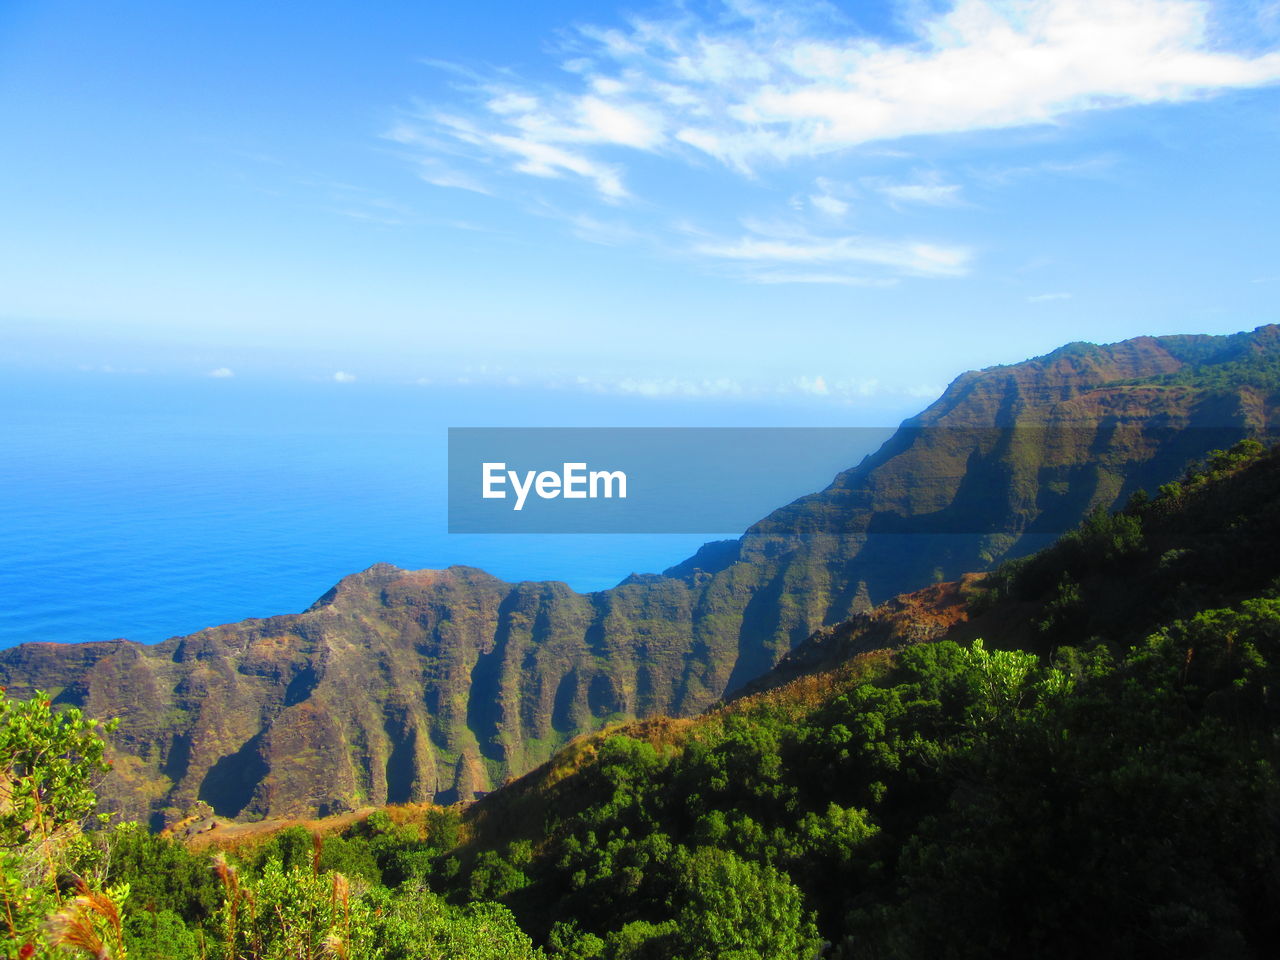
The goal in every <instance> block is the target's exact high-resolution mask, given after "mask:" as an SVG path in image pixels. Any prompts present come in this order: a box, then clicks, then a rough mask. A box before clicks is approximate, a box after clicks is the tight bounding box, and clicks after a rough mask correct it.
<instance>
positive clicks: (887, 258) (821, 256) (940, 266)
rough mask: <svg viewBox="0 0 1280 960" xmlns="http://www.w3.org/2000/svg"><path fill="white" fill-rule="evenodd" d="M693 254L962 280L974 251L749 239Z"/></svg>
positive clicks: (701, 247)
mask: <svg viewBox="0 0 1280 960" xmlns="http://www.w3.org/2000/svg"><path fill="white" fill-rule="evenodd" d="M694 251H695V252H696V253H699V254H701V255H703V256H705V257H710V258H713V259H717V260H722V261H739V262H746V263H759V264H769V265H774V266H778V265H797V264H800V265H845V266H848V265H853V266H873V267H886V268H890V269H892V270H894V271H897V272H901V273H908V274H915V275H917V276H933V277H959V276H964V275H965V274H966V273H968V272H969V261H970V259H971V256H972V255H971V253H970V251H969V250H968V249H967V248H965V247H951V246H940V245H937V244H932V243H924V242H916V241H887V240H878V239H875V238H870V237H858V236H837V237H822V236H811V235H804V234H798V235H794V234H793V235H788V236H776V235H775V236H768V235H761V234H760V233H755V234H747V235H745V236H742V237H739V238H738V239H735V240H728V241H717V242H707V243H701V244H698V245H697V246H695V247H694Z"/></svg>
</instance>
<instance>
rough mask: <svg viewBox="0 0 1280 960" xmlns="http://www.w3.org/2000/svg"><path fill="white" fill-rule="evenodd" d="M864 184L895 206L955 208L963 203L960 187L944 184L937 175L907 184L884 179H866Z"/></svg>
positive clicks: (925, 175) (917, 179)
mask: <svg viewBox="0 0 1280 960" xmlns="http://www.w3.org/2000/svg"><path fill="white" fill-rule="evenodd" d="M862 183H863V185H864V186H865V187H867V188H868V189H870V190H874V191H875V192H876V193H879V194H880V195H881V196H883V197H885V198H886V199H887V200H888V201H889V202H890V203H892V204H895V205H902V204H921V205H923V206H928V207H955V206H959V205H960V204H961V203H962V202H963V201H962V199H961V197H960V190H961V187H960V185H959V184H958V183H945V182H943V179H942V177H941V176H940V175H939V174H937V173H927V174H924V175H922V176H920V177H918V178H916V179H915V180H909V181H906V182H896V181H893V180H888V179H886V178H884V177H864V178H863V180H862Z"/></svg>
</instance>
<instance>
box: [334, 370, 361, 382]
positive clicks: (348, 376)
mask: <svg viewBox="0 0 1280 960" xmlns="http://www.w3.org/2000/svg"><path fill="white" fill-rule="evenodd" d="M333 381H334V383H355V382H356V375H355V374H354V373H346V372H345V371H343V370H338V371H337V372H335V373H334V375H333Z"/></svg>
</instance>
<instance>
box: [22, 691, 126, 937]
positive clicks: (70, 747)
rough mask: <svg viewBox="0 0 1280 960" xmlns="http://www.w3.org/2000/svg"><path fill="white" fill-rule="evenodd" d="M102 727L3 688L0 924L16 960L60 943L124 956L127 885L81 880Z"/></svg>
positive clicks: (89, 855)
mask: <svg viewBox="0 0 1280 960" xmlns="http://www.w3.org/2000/svg"><path fill="white" fill-rule="evenodd" d="M114 729H115V721H111V722H110V723H105V724H104V723H100V722H98V721H96V720H90V719H88V718H86V717H85V716H84V715H83V714H82V713H81V712H80V711H79V710H77V709H76V708H74V707H72V708H69V709H66V710H60V711H55V710H54V709H53V702H52V700H51V699H50V698H49V696H48V694H46V693H44V692H43V691H37V692H36V693H35V695H34V696H33V697H32V698H31V699H30V700H16V699H13V698H11V697H9V696H8V695H7V693H6V692H5V691H4V690H3V689H2V688H0V908H2V912H0V923H3V925H4V929H5V932H6V933H7V935H8V937H9V943H10V944H11V945H13V946H14V950H13V953H14V955H16V956H19V957H22V958H24V960H25V958H28V957H44V956H52V951H53V950H54V948H55V947H56V946H58V945H65V946H67V947H69V948H73V949H74V948H79V949H82V950H83V951H85V952H88V953H90V954H91V955H92V953H97V954H98V955H100V956H102V957H108V958H111V957H115V958H122V957H123V956H124V946H123V935H122V932H121V919H120V905H121V903H122V902H123V901H124V899H125V897H127V896H128V891H129V888H128V886H127V885H119V886H116V887H113V888H111V889H109V890H107V891H100V890H93V889H91V888H90V886H89V885H88V884H87V883H86V881H85V880H84V878H83V877H82V876H81V874H83V873H85V872H87V870H88V868H89V867H91V866H92V864H93V860H94V855H95V850H94V847H93V845H92V844H91V843H90V842H89V840H88V839H87V838H86V837H85V835H84V831H83V827H84V825H85V823H86V822H87V821H90V820H97V821H98V822H100V823H101V822H105V820H106V816H105V815H103V816H101V817H96V818H95V817H93V812H94V810H95V808H96V807H97V803H98V798H97V795H96V794H95V793H94V790H93V787H94V781H95V779H96V778H97V777H98V776H99V775H101V774H102V773H105V772H106V771H107V770H108V769H109V767H110V764H109V763H107V762H106V760H105V759H104V754H105V750H106V746H105V744H104V743H103V740H102V737H101V734H102V733H105V732H110V731H111V730H114Z"/></svg>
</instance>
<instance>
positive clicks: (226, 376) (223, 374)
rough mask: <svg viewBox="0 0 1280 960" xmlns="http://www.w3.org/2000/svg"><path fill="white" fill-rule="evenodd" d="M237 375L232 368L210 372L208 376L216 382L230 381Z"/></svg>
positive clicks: (219, 368)
mask: <svg viewBox="0 0 1280 960" xmlns="http://www.w3.org/2000/svg"><path fill="white" fill-rule="evenodd" d="M235 375H236V372H235V371H234V370H232V369H231V368H230V367H218V368H217V369H214V370H210V371H209V373H208V376H210V377H212V378H213V379H215V380H230V379H231V378H232V377H234V376H235Z"/></svg>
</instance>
